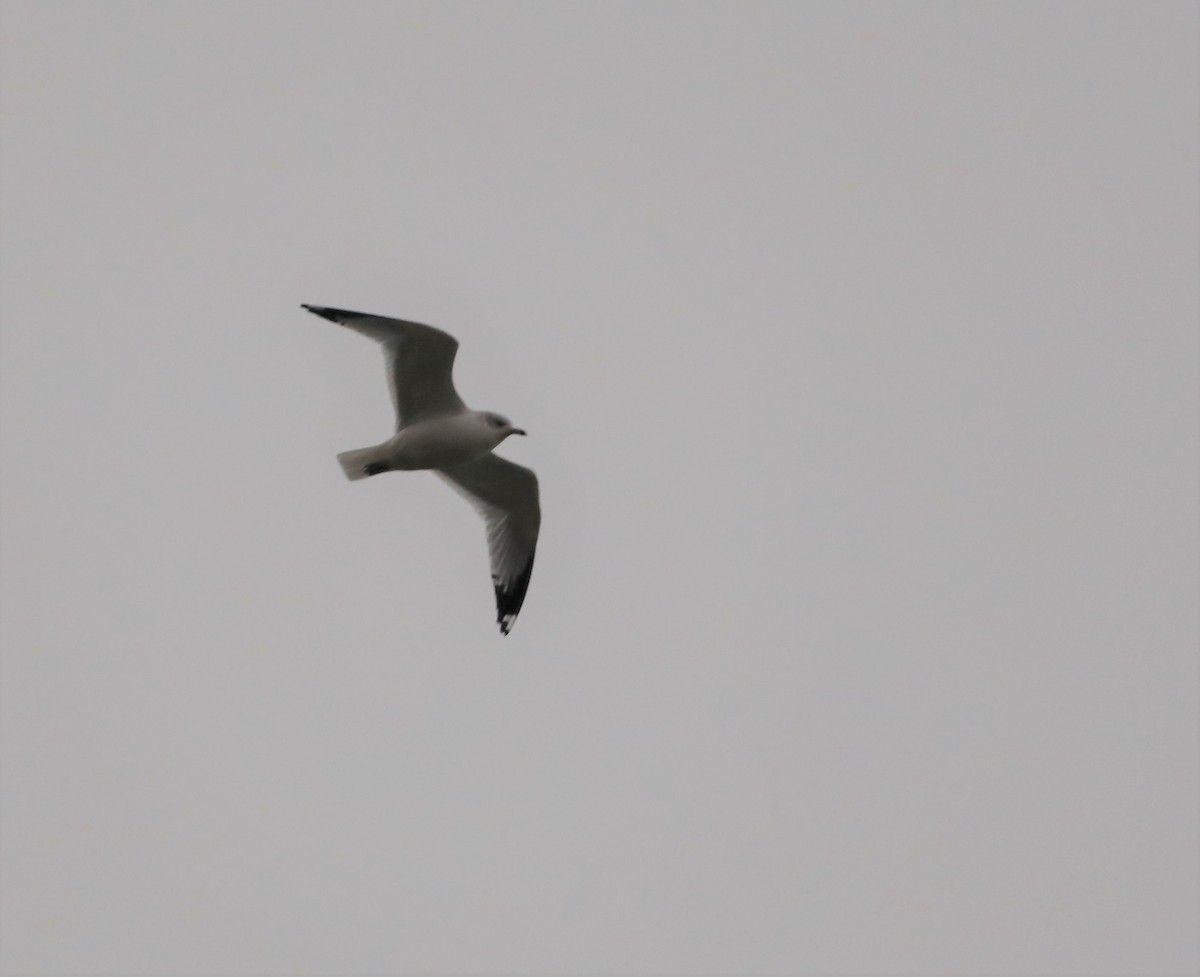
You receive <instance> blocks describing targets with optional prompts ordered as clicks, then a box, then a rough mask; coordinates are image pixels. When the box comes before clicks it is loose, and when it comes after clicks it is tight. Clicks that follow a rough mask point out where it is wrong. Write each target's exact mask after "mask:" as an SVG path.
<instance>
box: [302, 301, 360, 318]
mask: <svg viewBox="0 0 1200 977" xmlns="http://www.w3.org/2000/svg"><path fill="white" fill-rule="evenodd" d="M300 308H302V309H307V310H308V311H309V312H311V313H312V314H313V315H319V316H320V317H321V318H322V319H328V320H329V321H330V322H344V321H345V320H346V319H362V318H365V317H366V313H365V312H351V311H350V310H349V309H331V308H329V307H328V306H324V305H306V304H304V303H303V302H301V303H300Z"/></svg>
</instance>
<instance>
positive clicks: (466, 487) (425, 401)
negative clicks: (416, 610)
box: [301, 305, 542, 634]
mask: <svg viewBox="0 0 1200 977" xmlns="http://www.w3.org/2000/svg"><path fill="white" fill-rule="evenodd" d="M301 308H304V309H308V311H309V312H311V313H313V314H314V315H319V316H321V317H322V318H325V319H329V320H330V321H331V322H336V323H339V324H340V325H343V326H346V327H347V328H349V329H353V330H354V331H355V332H358V333H362V334H363V335H364V336H367V337H368V338H370V339H374V340H375V341H376V342H378V343H380V344H381V345H382V346H383V355H384V359H385V360H386V363H387V376H388V386H389V387H390V388H391V392H392V404H393V405H394V406H395V408H396V433H395V434H393V435H392V436H391V437H390V438H388V439H387V440H386V441H384V442H382V443H381V444H377V445H373V446H372V447H370V448H357V449H355V450H353V451H343V452H342V453H341V454H340V455H338V456H337V458H338V461H339V462H341V465H342V471H344V472H345V473H346V477H347V478H349V479H350V480H351V481H357V480H358V479H360V478H368V477H370V476H371V475H380V474H382V473H383V472H391V471H419V470H425V469H428V470H431V471H433V473H434V474H435V475H438V476H439V477H441V478H442V479H444V480H445V481H446V482H448V483H449V485H450V487H451V488H453V489H454V490H455V491H457V492H458V493H459V494H460V495H462V496H463V497H464V498H465V499H466V500H467V501H468V502H470V503H471V505H473V506H474V507H475V510H476V512H478V513H479V515H480V516H482V517H483V519H484V521H485V523H486V524H487V541H488V555H489V556H490V558H491V564H492V584H493V586H494V587H495V590H496V621H497V622H498V623H499V625H500V632H501V633H502V634H508V632H509V631H510V630H511V629H512V626H513V622H514V621H516V619H517V614H518V613H519V612H520V610H521V604H522V603H523V602H524V601H525V591H527V590H528V589H529V577H530V574H532V573H533V553H534V550H535V549H536V548H537V538H538V528H539V527H540V525H541V521H542V513H541V508H540V507H539V505H538V482H537V476H536V475H534V473H533V472H532V471H530V470H529V469H528V468H523V467H522V466H521V465H515V464H513V463H512V462H511V461H507V460H506V459H504V458H500V457H498V456H497V455H494V454H493V453H492V449H493V448H495V447H496V446H497V445H498V444H500V442H502V441H503V440H504V439H505V438H507V437H509V435H512V434H524V433H525V432H524V431H522V430H521V429H520V428H517V427H514V426H513V424H512V422H511V421H510V420H509V419H508V418H506V417H503V416H502V415H500V414H493V413H491V412H490V411H481V410H471V409H469V408H468V407H467V405H466V404H464V403H463V402H462V400H461V398H460V397H459V396H458V392H457V391H456V390H455V389H454V379H453V377H452V376H451V372H452V370H453V367H454V355H455V353H457V352H458V341H457V340H456V339H455V338H454V337H453V336H451V335H449V334H448V333H444V332H442V331H441V330H440V329H434V328H433V327H432V326H426V325H422V324H421V323H419V322H406V321H405V320H403V319H389V318H386V317H385V316H378V315H367V314H365V313H362V312H347V311H346V310H345V309H329V308H326V307H325V306H322V305H302V306H301Z"/></svg>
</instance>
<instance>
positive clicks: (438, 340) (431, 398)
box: [301, 305, 467, 431]
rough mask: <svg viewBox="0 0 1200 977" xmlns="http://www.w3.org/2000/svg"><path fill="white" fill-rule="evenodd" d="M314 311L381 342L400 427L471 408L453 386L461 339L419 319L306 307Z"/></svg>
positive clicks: (317, 306)
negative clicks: (408, 320) (420, 321)
mask: <svg viewBox="0 0 1200 977" xmlns="http://www.w3.org/2000/svg"><path fill="white" fill-rule="evenodd" d="M301 308H304V309H308V311H309V312H311V313H313V314H314V315H319V316H322V317H323V318H325V319H329V320H330V321H331V322H336V323H339V324H340V325H343V326H346V327H347V328H349V329H353V330H354V331H355V332H360V333H362V334H363V335H364V336H367V337H369V338H371V339H374V340H375V341H376V342H378V343H381V344H382V345H383V355H384V358H385V359H386V360H387V367H388V371H387V372H388V386H389V387H390V388H391V391H392V404H393V405H394V406H395V408H396V430H397V431H398V430H400V428H402V427H405V426H406V425H409V424H415V423H416V422H417V421H426V420H429V419H430V418H431V417H443V416H445V415H446V414H457V413H459V412H460V411H464V410H466V409H467V407H466V405H465V404H464V403H463V402H462V400H460V399H459V396H458V393H457V391H455V389H454V378H453V377H452V376H451V370H452V369H453V368H454V354H455V353H457V352H458V340H457V339H455V338H454V337H453V336H451V335H449V334H447V333H444V332H442V331H441V330H440V329H434V328H433V326H426V325H422V324H421V323H419V322H406V321H405V320H403V319H388V318H387V317H385V316H381V315H367V314H366V313H364V312H347V311H346V310H345V309H327V308H326V307H325V306H323V305H304V306H301Z"/></svg>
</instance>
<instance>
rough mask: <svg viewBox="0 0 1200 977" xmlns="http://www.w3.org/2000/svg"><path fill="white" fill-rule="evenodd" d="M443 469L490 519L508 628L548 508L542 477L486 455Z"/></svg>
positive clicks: (502, 618)
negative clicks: (541, 500) (543, 504)
mask: <svg viewBox="0 0 1200 977" xmlns="http://www.w3.org/2000/svg"><path fill="white" fill-rule="evenodd" d="M437 474H438V475H440V476H441V477H442V478H443V479H445V480H446V481H447V482H448V483H449V484H450V486H451V487H452V488H453V489H455V491H457V492H458V493H459V494H460V495H461V496H463V497H464V498H465V499H466V500H467V501H468V502H470V503H471V505H473V506H474V507H475V511H476V512H478V513H479V514H480V515H481V516H482V517H483V519H484V520H485V522H486V523H487V541H488V555H489V557H490V558H491V564H492V584H493V586H494V587H495V589H496V621H497V623H498V624H499V625H500V631H501V632H502V633H503V634H508V632H509V631H510V630H511V629H512V626H513V622H514V621H516V619H517V614H518V613H519V612H520V610H521V604H522V603H524V601H525V591H526V590H528V589H529V577H530V575H531V574H532V573H533V554H534V550H535V549H536V548H537V538H538V529H539V527H540V526H541V522H542V511H541V507H540V506H539V505H538V481H537V476H536V475H534V473H533V472H531V471H530V470H529V469H528V468H524V467H522V466H521V465H515V464H513V463H512V462H511V461H506V460H505V459H504V458H500V457H499V456H497V455H493V454H489V455H484V456H483V457H482V458H479V459H477V460H475V461H470V462H467V463H466V464H465V465H456V466H454V467H453V468H443V469H439V470H438V471H437Z"/></svg>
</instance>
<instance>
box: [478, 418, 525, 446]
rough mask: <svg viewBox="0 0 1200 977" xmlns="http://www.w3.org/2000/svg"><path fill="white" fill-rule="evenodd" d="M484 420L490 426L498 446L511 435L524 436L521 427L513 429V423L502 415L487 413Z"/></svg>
mask: <svg viewBox="0 0 1200 977" xmlns="http://www.w3.org/2000/svg"><path fill="white" fill-rule="evenodd" d="M483 420H484V422H485V423H486V424H487V426H488V430H490V431H491V432H492V434H493V436H494V437H495V438H496V444H499V443H500V442H501V441H503V440H504V439H505V438H507V437H508V436H509V435H510V434H524V433H525V432H524V431H522V430H521V429H520V428H519V427H513V422H512V421H510V420H509V419H508V418H507V417H504V416H503V415H502V414H490V413H485V414H484V415H483Z"/></svg>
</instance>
